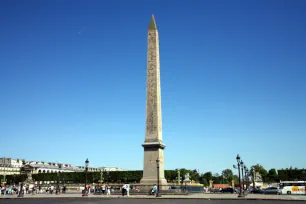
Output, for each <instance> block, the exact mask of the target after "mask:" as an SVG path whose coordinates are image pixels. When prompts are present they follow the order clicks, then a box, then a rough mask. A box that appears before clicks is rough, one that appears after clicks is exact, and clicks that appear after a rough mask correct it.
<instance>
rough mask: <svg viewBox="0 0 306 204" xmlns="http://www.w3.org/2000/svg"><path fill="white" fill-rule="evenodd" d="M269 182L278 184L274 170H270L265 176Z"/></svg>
mask: <svg viewBox="0 0 306 204" xmlns="http://www.w3.org/2000/svg"><path fill="white" fill-rule="evenodd" d="M267 178H268V181H269V182H279V178H278V175H277V172H276V170H275V169H270V170H269V172H268V175H267Z"/></svg>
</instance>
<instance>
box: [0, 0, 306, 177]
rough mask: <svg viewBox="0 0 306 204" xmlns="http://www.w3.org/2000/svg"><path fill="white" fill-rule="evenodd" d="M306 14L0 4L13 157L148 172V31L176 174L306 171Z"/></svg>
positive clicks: (299, 0) (5, 121) (2, 82)
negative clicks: (152, 29)
mask: <svg viewBox="0 0 306 204" xmlns="http://www.w3.org/2000/svg"><path fill="white" fill-rule="evenodd" d="M305 10H306V1H303V0H295V1H290V0H287V1H283V0H274V1H269V0H268V1H267V0H250V1H245V0H241V1H228V0H224V1H221V0H217V1H215V0H211V1H203V0H198V1H197V0H193V1H192V0H191V1H174V0H169V1H161V0H155V1H143V0H138V1H133V0H130V1H126V0H121V1H119V0H112V1H98V0H97V1H72V0H71V1H62V0H55V1H53V0H52V1H51V0H45V1H38V0H37V1H30V0H29V1H22V0H19V1H16V0H2V1H0V22H1V29H0V58H1V59H0V96H1V100H0V116H1V117H0V139H1V155H0V156H6V157H13V158H25V159H27V160H44V161H55V162H65V163H72V164H74V165H83V163H84V161H85V159H86V158H87V157H88V158H89V160H90V164H91V166H96V167H98V166H118V167H122V168H126V169H142V167H143V148H142V146H141V144H142V143H143V141H144V138H145V100H146V98H145V97H146V94H145V91H146V49H147V27H148V24H149V21H150V17H151V14H154V15H155V19H156V23H157V26H158V29H159V35H160V55H161V80H162V81H161V86H162V112H163V139H164V143H165V144H166V145H167V147H166V150H165V168H166V169H175V168H182V167H185V168H190V169H195V168H196V169H200V170H201V172H203V171H213V172H221V171H222V170H223V169H225V168H231V167H232V165H233V164H234V163H235V156H236V154H237V153H240V154H241V157H242V159H243V160H245V163H246V164H247V165H253V164H256V163H260V164H262V165H263V166H264V167H266V168H268V169H269V168H272V167H276V168H286V167H290V166H293V167H305V166H306V160H305V154H306V146H305V144H306V106H305V104H306V95H305V94H306V71H305V68H306V40H305V36H306V26H305V25H306V12H305Z"/></svg>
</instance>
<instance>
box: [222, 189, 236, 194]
mask: <svg viewBox="0 0 306 204" xmlns="http://www.w3.org/2000/svg"><path fill="white" fill-rule="evenodd" d="M221 193H234V189H233V188H222V190H221Z"/></svg>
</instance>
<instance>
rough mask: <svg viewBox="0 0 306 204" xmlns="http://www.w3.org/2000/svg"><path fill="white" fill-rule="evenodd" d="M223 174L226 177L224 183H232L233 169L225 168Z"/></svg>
mask: <svg viewBox="0 0 306 204" xmlns="http://www.w3.org/2000/svg"><path fill="white" fill-rule="evenodd" d="M222 176H223V178H224V183H229V184H230V183H231V182H232V180H233V171H232V170H231V169H224V170H223V171H222Z"/></svg>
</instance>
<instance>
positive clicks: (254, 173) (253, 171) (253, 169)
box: [251, 167, 256, 191]
mask: <svg viewBox="0 0 306 204" xmlns="http://www.w3.org/2000/svg"><path fill="white" fill-rule="evenodd" d="M251 171H252V173H253V175H252V177H253V191H254V190H255V188H256V186H255V177H256V171H255V168H254V167H252V168H251Z"/></svg>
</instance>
